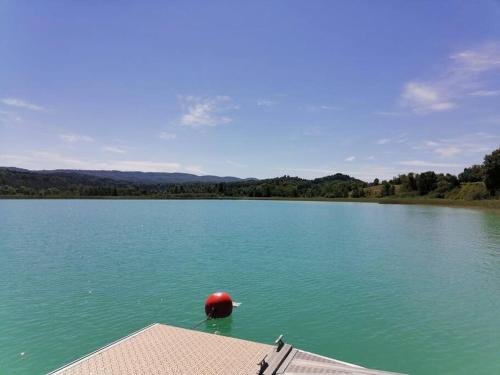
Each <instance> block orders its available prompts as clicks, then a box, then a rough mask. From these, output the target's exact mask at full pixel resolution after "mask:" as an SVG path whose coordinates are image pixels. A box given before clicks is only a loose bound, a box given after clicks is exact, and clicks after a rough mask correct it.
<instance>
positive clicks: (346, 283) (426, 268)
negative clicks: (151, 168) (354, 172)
mask: <svg viewBox="0 0 500 375" xmlns="http://www.w3.org/2000/svg"><path fill="white" fill-rule="evenodd" d="M217 290H225V291H227V292H229V293H230V294H231V295H232V297H233V299H234V300H235V301H238V302H241V303H242V305H241V307H240V308H238V309H236V310H235V311H234V313H233V316H232V317H231V318H228V319H224V320H220V321H210V322H208V323H205V324H202V325H201V326H199V328H198V329H200V330H204V331H207V332H218V333H220V334H223V335H230V336H234V337H239V338H243V339H249V340H254V341H259V342H264V343H271V342H273V341H274V339H275V338H276V337H277V336H278V335H279V334H284V336H285V339H286V341H287V342H290V343H292V344H294V345H295V346H297V347H299V348H301V349H304V350H308V351H312V352H315V353H318V354H323V355H326V356H331V357H334V358H337V359H340V360H344V361H348V362H353V363H356V364H359V365H363V366H367V367H373V368H378V369H383V370H388V371H389V370H392V371H400V372H406V373H410V374H413V375H420V374H454V375H460V374H464V375H465V374H467V375H470V374H498V373H500V354H499V353H500V214H498V213H497V212H493V211H481V210H472V209H459V208H445V207H431V206H404V205H379V204H370V203H328V202H286V201H243V200H242V201H216V200H190V201H154V200H133V201H130V200H10V201H9V200H3V201H0V374H9V375H12V374H43V373H45V372H48V371H50V370H52V369H55V368H56V367H58V366H61V365H63V364H64V363H66V362H69V361H71V360H74V359H75V358H77V357H80V356H82V355H84V354H86V353H88V352H91V351H93V350H95V349H96V348H98V347H100V346H103V345H105V344H107V343H109V342H111V341H113V340H116V339H118V338H120V337H122V336H124V335H126V334H128V333H130V332H132V331H135V330H137V329H139V328H141V327H144V326H146V325H148V324H150V323H152V322H162V323H167V324H172V325H176V326H181V327H187V328H189V327H192V326H193V325H195V324H196V323H197V322H199V321H200V320H202V319H203V318H204V311H203V305H204V301H205V299H206V297H207V296H208V295H209V294H210V293H212V292H214V291H217Z"/></svg>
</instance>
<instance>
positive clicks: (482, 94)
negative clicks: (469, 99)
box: [469, 90, 500, 96]
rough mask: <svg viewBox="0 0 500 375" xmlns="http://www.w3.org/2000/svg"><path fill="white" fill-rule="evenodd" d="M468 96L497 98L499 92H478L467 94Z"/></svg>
mask: <svg viewBox="0 0 500 375" xmlns="http://www.w3.org/2000/svg"><path fill="white" fill-rule="evenodd" d="M469 95H470V96H498V95H500V90H478V91H474V92H470V93H469Z"/></svg>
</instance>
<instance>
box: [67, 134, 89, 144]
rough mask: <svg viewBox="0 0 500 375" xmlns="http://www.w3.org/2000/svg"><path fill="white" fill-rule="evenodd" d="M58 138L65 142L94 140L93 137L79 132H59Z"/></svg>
mask: <svg viewBox="0 0 500 375" xmlns="http://www.w3.org/2000/svg"><path fill="white" fill-rule="evenodd" d="M59 138H60V139H62V140H63V141H64V142H67V143H76V142H94V138H92V137H89V136H88V135H81V134H74V133H68V134H59Z"/></svg>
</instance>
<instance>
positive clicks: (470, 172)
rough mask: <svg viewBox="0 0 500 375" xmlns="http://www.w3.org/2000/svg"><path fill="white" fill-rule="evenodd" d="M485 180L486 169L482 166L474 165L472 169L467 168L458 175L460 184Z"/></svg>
mask: <svg viewBox="0 0 500 375" xmlns="http://www.w3.org/2000/svg"><path fill="white" fill-rule="evenodd" d="M483 178H484V168H483V166H482V165H477V164H476V165H473V166H472V167H469V168H465V169H464V171H463V172H462V173H460V174H459V175H458V179H459V181H460V182H480V181H483Z"/></svg>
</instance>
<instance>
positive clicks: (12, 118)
mask: <svg viewBox="0 0 500 375" xmlns="http://www.w3.org/2000/svg"><path fill="white" fill-rule="evenodd" d="M22 121H23V120H22V118H21V117H20V116H18V115H17V114H16V113H15V112H11V111H3V110H0V123H7V124H8V123H12V122H22Z"/></svg>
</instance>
